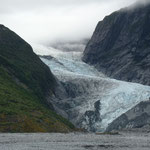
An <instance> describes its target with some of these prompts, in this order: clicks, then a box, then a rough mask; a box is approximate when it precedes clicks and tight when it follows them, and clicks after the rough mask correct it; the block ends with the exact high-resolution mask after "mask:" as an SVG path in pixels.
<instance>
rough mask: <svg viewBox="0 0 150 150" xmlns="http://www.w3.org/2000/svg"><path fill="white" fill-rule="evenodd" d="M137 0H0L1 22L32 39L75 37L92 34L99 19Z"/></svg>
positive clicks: (66, 39) (39, 40)
mask: <svg viewBox="0 0 150 150" xmlns="http://www.w3.org/2000/svg"><path fill="white" fill-rule="evenodd" d="M135 1H136V0H80V1H79V0H78V1H77V0H61V1H60V0H44V1H43V0H38V1H36V0H13V1H10V0H5V1H4V0H1V5H0V22H1V24H5V25H6V26H8V27H9V28H11V29H12V30H14V31H15V32H17V33H18V34H19V35H20V36H21V37H23V38H24V39H25V40H27V41H28V42H30V43H49V42H55V43H56V42H60V41H64V42H65V41H68V40H69V41H74V40H75V41H76V40H80V39H84V38H89V37H91V35H92V33H93V31H94V28H95V26H96V25H97V22H98V21H99V20H102V19H103V18H104V17H105V16H106V15H109V14H110V13H111V12H113V11H115V10H118V9H120V8H122V7H125V6H128V5H130V4H132V3H134V2H135ZM141 2H143V0H141Z"/></svg>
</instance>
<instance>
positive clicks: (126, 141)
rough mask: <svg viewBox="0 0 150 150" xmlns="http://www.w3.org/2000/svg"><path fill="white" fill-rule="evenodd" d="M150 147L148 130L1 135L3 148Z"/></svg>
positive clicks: (79, 149)
mask: <svg viewBox="0 0 150 150" xmlns="http://www.w3.org/2000/svg"><path fill="white" fill-rule="evenodd" d="M105 149H107V150H150V133H149V132H136V131H134V132H127V131H126V132H125V131H124V132H119V134H116V135H105V134H94V133H92V134H90V133H69V134H60V133H46V134H44V133H33V134H10V133H7V134H3V133H1V134H0V150H105Z"/></svg>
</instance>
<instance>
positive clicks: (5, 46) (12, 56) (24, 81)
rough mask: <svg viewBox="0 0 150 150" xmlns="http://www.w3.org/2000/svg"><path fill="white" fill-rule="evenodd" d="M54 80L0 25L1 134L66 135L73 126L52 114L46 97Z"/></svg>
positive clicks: (36, 58) (52, 90)
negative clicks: (49, 133)
mask: <svg viewBox="0 0 150 150" xmlns="http://www.w3.org/2000/svg"><path fill="white" fill-rule="evenodd" d="M55 84H56V83H55V79H54V77H53V75H52V74H51V72H50V70H49V68H48V67H47V66H46V65H45V64H43V63H42V62H41V60H40V59H39V58H38V56H36V55H35V54H34V53H33V51H32V48H31V47H30V45H28V44H27V43H26V42H25V41H24V40H22V39H21V38H20V37H19V36H17V35H16V34H15V33H14V32H12V31H10V30H9V29H8V28H6V27H4V26H2V25H0V132H68V131H71V130H73V129H74V126H73V125H72V124H71V123H70V122H69V121H67V120H66V119H64V118H63V117H61V116H59V115H57V114H56V113H55V112H53V111H51V110H50V108H49V107H48V105H47V104H46V100H45V97H46V96H50V95H51V94H54V89H55Z"/></svg>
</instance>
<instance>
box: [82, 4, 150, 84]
mask: <svg viewBox="0 0 150 150" xmlns="http://www.w3.org/2000/svg"><path fill="white" fill-rule="evenodd" d="M149 27H150V4H147V5H146V4H141V5H138V6H134V5H133V6H130V7H128V8H124V9H121V10H119V11H116V12H114V13H112V14H111V15H109V16H106V17H105V18H104V20H102V21H100V22H99V23H98V25H97V27H96V29H95V32H94V34H93V36H92V38H91V40H90V41H89V43H88V44H87V46H86V48H85V51H84V54H83V58H82V59H83V61H84V62H86V63H88V64H91V65H93V66H95V67H96V68H97V69H98V70H99V71H102V72H103V73H104V74H106V75H107V76H109V77H112V78H115V79H119V80H125V81H131V82H137V83H142V84H145V85H150V78H149V76H150V28H149Z"/></svg>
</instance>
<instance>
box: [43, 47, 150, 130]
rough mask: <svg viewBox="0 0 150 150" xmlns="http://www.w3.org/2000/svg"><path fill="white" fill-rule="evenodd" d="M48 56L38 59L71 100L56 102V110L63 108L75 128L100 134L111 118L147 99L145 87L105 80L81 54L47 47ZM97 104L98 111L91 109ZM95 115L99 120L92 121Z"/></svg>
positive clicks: (149, 90) (147, 89) (148, 94)
mask: <svg viewBox="0 0 150 150" xmlns="http://www.w3.org/2000/svg"><path fill="white" fill-rule="evenodd" d="M43 48H44V47H42V49H43ZM46 49H48V48H46ZM49 55H51V56H52V57H53V58H52V59H47V58H45V57H41V60H42V61H43V62H44V63H45V64H47V65H48V66H49V67H50V69H51V71H52V72H53V73H54V74H55V76H56V77H57V78H58V79H59V80H60V81H62V82H64V84H66V87H68V90H69V91H70V93H73V97H68V98H66V99H62V100H58V104H59V105H58V107H59V106H60V109H63V106H64V108H65V110H64V111H65V112H66V113H67V114H68V119H69V120H70V121H72V122H73V123H74V124H75V125H77V126H78V127H83V128H86V129H87V130H88V131H96V132H98V131H104V130H105V129H106V128H107V126H108V124H109V123H111V122H112V121H113V120H114V119H116V118H117V117H119V116H120V115H121V114H123V113H125V112H126V111H128V110H129V109H131V108H132V107H134V106H135V105H136V104H138V103H139V102H141V101H145V100H148V99H149V97H150V87H149V86H144V85H141V84H137V83H129V82H123V81H119V80H115V79H110V78H108V77H106V76H105V75H104V74H102V73H101V72H98V71H97V70H96V69H95V68H94V67H92V66H89V65H88V64H85V63H84V62H82V61H81V57H82V52H72V51H71V52H62V51H60V50H56V51H55V49H53V48H51V49H49ZM98 101H100V104H99V105H100V107H99V112H97V110H96V107H95V103H96V102H98ZM55 103H56V104H57V102H55ZM66 106H68V107H66ZM97 115H99V118H100V119H96V116H97Z"/></svg>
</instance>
